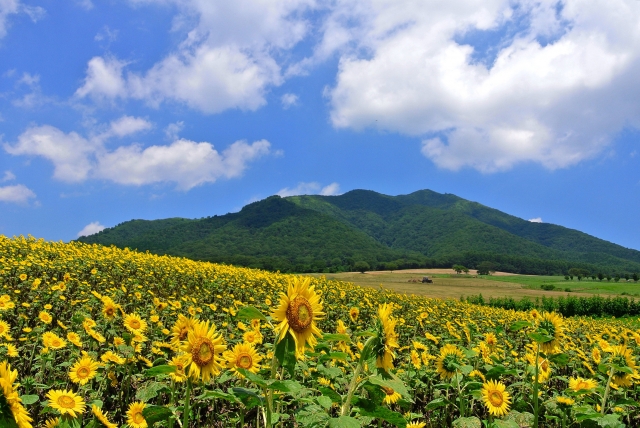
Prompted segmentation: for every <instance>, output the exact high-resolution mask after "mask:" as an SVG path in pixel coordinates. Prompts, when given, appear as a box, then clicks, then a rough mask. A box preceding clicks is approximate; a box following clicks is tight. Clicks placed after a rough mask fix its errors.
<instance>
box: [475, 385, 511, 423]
mask: <svg viewBox="0 0 640 428" xmlns="http://www.w3.org/2000/svg"><path fill="white" fill-rule="evenodd" d="M505 389H506V387H505V385H504V384H503V383H502V382H498V381H493V380H489V381H487V382H485V383H484V384H483V385H482V390H481V391H480V392H481V394H482V401H483V402H484V405H485V406H486V408H487V410H488V411H489V413H490V414H492V415H493V416H504V415H506V414H507V413H508V412H509V404H510V397H509V393H508V392H507V391H506V390H505Z"/></svg>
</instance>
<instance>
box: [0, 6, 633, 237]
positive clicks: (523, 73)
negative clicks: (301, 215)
mask: <svg viewBox="0 0 640 428" xmlns="http://www.w3.org/2000/svg"><path fill="white" fill-rule="evenodd" d="M639 23H640V2H639V1H637V0H626V1H616V0H614V1H597V0H589V1H586V0H585V1H583V0H566V1H561V2H557V1H547V0H542V1H541V0H536V1H529V0H525V1H513V0H512V1H501V0H489V1H483V2H476V1H472V0H460V1H457V2H442V1H423V2H415V1H412V0H359V1H352V0H348V1H347V0H331V1H314V0H253V1H249V0H236V1H234V2H228V1H218V0H181V1H178V0H110V1H98V0H77V1H72V0H70V1H65V2H59V1H54V0H0V135H1V139H0V234H4V235H7V236H13V235H20V234H22V235H27V234H31V235H33V236H36V237H43V238H45V239H48V240H63V241H68V240H71V239H75V238H76V237H77V236H78V234H79V233H91V232H95V231H97V230H100V228H103V227H112V226H115V225H116V224H118V223H121V222H124V221H127V220H130V219H134V218H136V219H157V218H167V217H186V218H199V217H206V216H209V215H214V214H225V213H228V212H234V211H237V210H239V209H240V208H241V207H242V206H244V205H246V204H247V203H250V202H253V201H256V200H260V199H263V198H265V197H267V196H270V195H273V194H280V195H283V196H284V195H292V194H303V193H306V194H327V195H336V194H341V193H344V192H347V191H349V190H352V189H370V190H374V191H377V192H380V193H384V194H389V195H398V194H407V193H411V192H413V191H416V190H420V189H431V190H434V191H437V192H441V193H453V194H456V195H458V196H461V197H463V198H466V199H470V200H473V201H477V202H480V203H482V204H485V205H487V206H490V207H493V208H497V209H499V210H502V211H504V212H507V213H510V214H513V215H516V216H518V217H521V218H524V219H527V220H530V219H539V220H541V221H544V222H550V223H555V224H560V225H563V226H566V227H570V228H574V229H578V230H581V231H584V232H587V233H589V234H592V235H595V236H597V237H600V238H603V239H606V240H608V241H612V242H615V243H618V244H620V245H623V246H625V247H630V248H635V249H640V216H638V212H640V198H639V196H640V168H639V166H640V165H639V164H640V156H638V151H639V147H638V141H639V140H640V83H639V82H638V79H637V76H638V75H640V24H639Z"/></svg>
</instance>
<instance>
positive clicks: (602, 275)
mask: <svg viewBox="0 0 640 428" xmlns="http://www.w3.org/2000/svg"><path fill="white" fill-rule="evenodd" d="M598 279H599V280H600V281H602V280H603V279H604V274H603V273H602V272H598Z"/></svg>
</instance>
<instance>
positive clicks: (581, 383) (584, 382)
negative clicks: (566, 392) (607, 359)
mask: <svg viewBox="0 0 640 428" xmlns="http://www.w3.org/2000/svg"><path fill="white" fill-rule="evenodd" d="M597 386H598V382H597V381H596V380H593V379H583V378H581V377H576V378H570V379H569V388H570V389H571V390H572V391H574V392H579V391H591V390H593V389H595V388H596V387H597Z"/></svg>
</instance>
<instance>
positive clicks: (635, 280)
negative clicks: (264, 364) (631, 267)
mask: <svg viewBox="0 0 640 428" xmlns="http://www.w3.org/2000/svg"><path fill="white" fill-rule="evenodd" d="M632 278H633V281H634V282H638V273H637V272H636V273H634V274H633V276H632Z"/></svg>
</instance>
